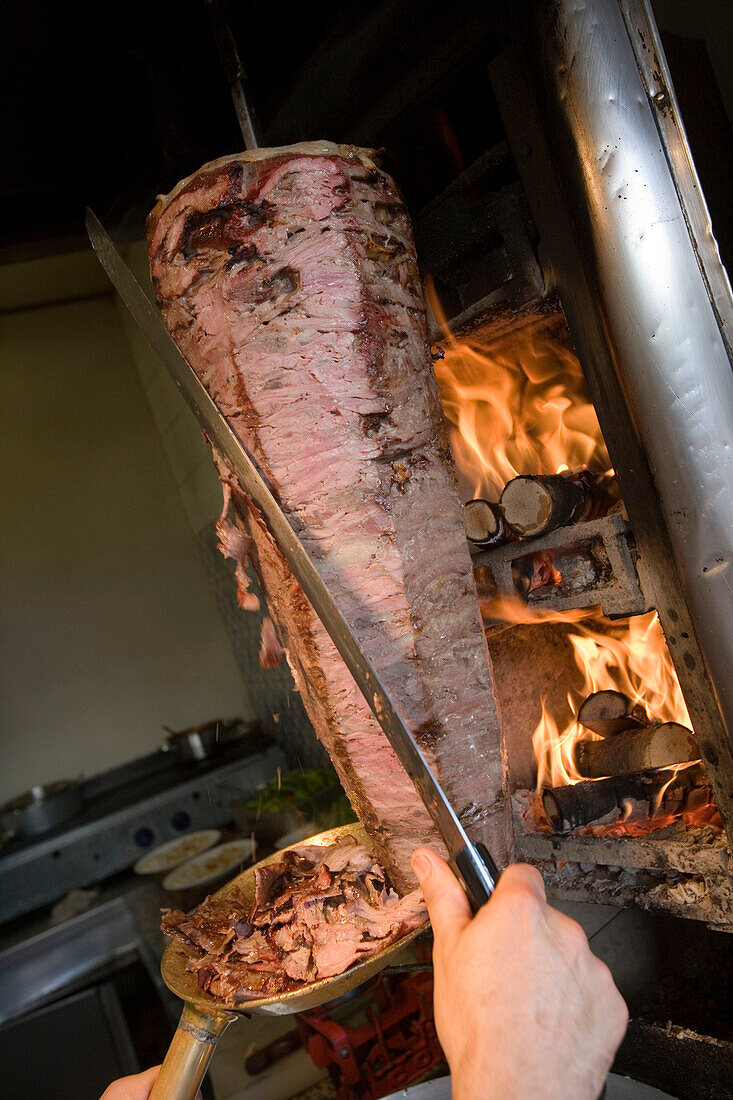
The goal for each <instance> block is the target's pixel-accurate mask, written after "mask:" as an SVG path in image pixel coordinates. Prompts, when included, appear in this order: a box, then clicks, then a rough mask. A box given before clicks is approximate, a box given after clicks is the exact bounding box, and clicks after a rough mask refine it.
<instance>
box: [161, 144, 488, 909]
mask: <svg viewBox="0 0 733 1100" xmlns="http://www.w3.org/2000/svg"><path fill="white" fill-rule="evenodd" d="M149 235H150V261H151V273H152V277H153V283H154V287H155V291H156V295H157V300H158V303H159V305H160V308H161V310H162V313H163V317H164V320H165V323H166V325H167V327H168V329H169V331H170V332H171V333H172V335H173V337H174V339H175V340H176V341H177V343H178V344H179V346H180V348H181V350H182V351H183V353H184V354H185V355H186V357H187V358H188V360H189V362H190V363H191V364H192V365H193V367H194V369H195V370H196V371H197V373H198V375H199V377H200V378H201V379H202V381H203V382H204V384H205V385H206V386H207V388H208V390H209V392H210V393H211V395H212V397H213V398H214V400H215V401H216V403H217V405H218V406H219V408H220V410H221V411H222V413H223V414H224V415H225V416H226V417H227V418H228V420H229V422H230V423H231V424H232V426H233V427H234V428H235V430H236V432H237V434H238V435H239V437H240V438H241V440H242V442H243V443H244V445H245V446H246V447H247V449H248V450H249V451H250V452H251V453H252V454H253V455H254V456H255V457H256V459H257V461H258V462H259V463H260V465H261V466H262V468H263V469H264V471H265V472H266V474H267V476H268V478H269V480H270V484H271V486H272V488H273V489H274V491H275V492H276V493H277V494H278V496H279V499H280V501H281V503H282V506H283V508H284V509H285V511H286V513H287V515H288V517H289V519H290V521H291V523H292V525H293V527H294V528H295V530H296V532H297V533H298V535H299V537H300V538H301V539H302V541H303V543H304V544H305V546H306V548H307V549H308V551H309V553H310V554H311V555H312V557H313V559H314V560H315V562H316V564H317V566H318V568H319V571H320V572H321V575H322V576H323V579H324V580H325V581H326V583H327V584H328V585H329V587H330V589H331V590H332V592H333V593H334V596H335V598H336V600H337V602H338V604H339V606H340V608H341V610H342V611H343V613H344V615H345V616H346V618H347V620H348V621H349V622H350V624H351V626H352V628H353V629H354V631H355V633H356V635H357V637H358V638H359V640H360V642H361V644H362V646H363V647H364V649H365V651H366V652H367V654H368V655H369V657H370V659H371V660H372V662H373V663H374V665H375V667H376V668H377V669H378V671H379V673H380V675H381V676H382V677H383V679H384V682H385V684H386V686H387V688H388V690H389V692H390V694H391V695H392V698H393V699H394V701H395V703H396V705H397V706H398V708H399V709H400V711H401V713H402V715H403V717H404V718H405V720H406V721H407V722H408V724H409V725H410V727H411V729H412V731H413V733H414V735H415V736H416V738H417V740H418V742H419V743H420V745H421V747H422V749H423V751H424V752H425V754H426V755H427V757H428V758H429V760H430V762H431V764H432V765H433V766H434V767H435V769H436V772H437V774H438V775H439V777H440V780H441V782H442V783H443V785H444V787H445V789H446V792H447V793H448V796H449V797H450V799H451V801H452V803H453V805H454V807H455V808H456V810H457V811H458V812H459V814H460V815H461V817H462V819H463V820H464V822H465V823H466V825H467V827H468V829H469V831H470V833H471V835H472V836H473V837H474V838H475V839H476V840H483V841H484V842H485V843H487V844H488V846H489V847H490V849H491V850H492V852H493V854H494V857H495V859H497V861H498V862H499V863H500V864H502V863H504V862H505V860H506V826H505V807H504V800H503V795H502V759H501V748H500V735H499V727H498V718H497V705H496V698H495V694H494V690H493V683H492V676H491V670H490V666H489V658H488V654H487V650H486V642H485V638H484V633H483V628H482V625H481V619H480V615H479V609H478V602H477V598H476V591H475V586H474V581H473V573H472V569H471V561H470V557H469V553H468V547H467V544H466V538H465V534H464V529H463V521H462V515H461V505H460V500H459V497H458V493H457V488H456V483H455V475H454V470H453V463H452V457H451V454H450V450H449V446H448V442H447V436H446V432H445V427H444V422H443V416H442V410H441V407H440V402H439V398H438V391H437V385H436V381H435V376H434V373H433V370H432V364H431V359H430V349H429V345H428V340H427V334H426V326H425V305H424V301H423V297H422V291H421V286H420V280H419V275H418V270H417V264H416V259H415V248H414V244H413V239H412V232H411V227H410V223H409V219H408V216H407V212H406V210H405V207H404V203H403V201H402V198H401V196H400V194H399V191H398V189H397V187H396V186H395V184H394V182H393V181H392V180H391V179H390V177H389V176H387V175H386V174H385V173H384V172H382V171H381V170H380V169H379V168H377V167H376V166H375V165H374V163H373V162H372V160H371V157H370V156H369V154H368V153H367V152H365V151H364V150H357V149H353V148H351V147H343V146H335V145H331V144H330V143H327V142H316V143H310V144H307V145H303V146H298V147H291V148H286V149H273V150H257V151H254V152H251V153H244V154H240V155H238V156H232V157H228V158H224V159H223V160H220V161H216V162H213V163H212V164H209V165H206V166H205V167H204V168H202V169H201V170H200V171H199V172H197V173H195V174H194V175H193V176H191V177H190V178H189V179H187V180H184V181H183V182H182V183H181V184H179V185H178V186H177V187H176V188H175V189H174V190H173V191H172V192H171V194H170V195H168V196H166V197H165V198H163V199H161V200H160V201H159V203H158V205H157V206H156V208H155V210H154V211H153V214H152V215H151V218H150V234H149ZM220 472H221V473H222V476H223V479H224V480H225V481H227V480H228V481H229V482H230V490H231V497H232V505H231V506H230V505H229V491H228V492H227V498H226V500H227V504H226V511H225V514H224V515H223V516H222V519H221V520H220V524H219V535H220V539H221V540H222V544H223V546H224V547H225V549H226V552H228V553H230V554H231V555H233V556H234V557H235V558H237V560H238V562H239V563H240V567H239V569H238V577H239V580H240V582H241V585H242V590H241V592H240V602H241V603H242V604H243V606H245V607H246V606H252V600H253V596H252V593H250V592H248V591H247V590H246V574H244V569H243V564H244V561H245V560H246V555H247V554H249V556H250V557H251V560H252V561H253V563H254V565H255V568H256V570H257V572H258V575H259V577H260V579H261V581H262V585H263V589H264V592H265V596H266V600H267V607H268V612H269V615H270V617H271V619H272V622H273V624H274V627H275V630H276V631H277V635H278V637H279V640H280V642H281V643H282V645H283V647H284V649H285V651H286V653H287V657H288V660H289V663H290V666H291V668H292V671H293V675H294V678H295V683H296V686H297V688H298V690H299V691H300V693H301V695H302V696H303V700H304V703H305V706H306V709H307V711H308V714H309V716H310V718H311V721H312V723H313V726H314V728H315V730H316V733H317V735H318V737H319V738H320V739H321V741H322V742H323V744H324V745H325V747H326V749H327V750H328V752H329V754H330V756H331V758H332V760H333V762H334V764H335V766H336V769H337V771H338V773H339V776H340V778H341V781H342V783H343V785H344V787H345V789H346V791H347V793H348V794H349V797H350V798H351V801H352V803H353V805H354V808H355V809H356V811H357V813H358V814H359V817H360V818H361V820H362V821H363V823H364V825H365V827H366V829H367V831H368V832H369V834H370V835H371V837H372V838H373V841H374V844H375V848H376V851H377V852H378V853H379V856H380V858H381V859H382V860H383V861H384V863H385V865H386V867H387V868H388V869H389V871H390V873H391V874H392V876H393V879H394V881H395V883H396V885H397V886H398V888H400V889H402V890H404V889H406V888H408V887H410V886H411V885H412V884H413V883H414V878H413V876H412V872H411V869H410V866H409V857H410V853H411V852H412V851H413V850H414V848H415V847H416V846H417V845H419V844H423V843H428V844H433V845H435V846H438V847H439V846H440V842H439V840H438V839H437V837H436V833H435V829H434V827H433V824H432V822H431V820H430V818H429V816H428V814H427V812H426V811H425V809H424V807H423V806H422V803H421V802H420V800H419V798H418V796H417V795H416V793H415V790H414V788H413V786H412V784H411V782H410V780H409V779H408V777H407V776H406V774H405V773H404V772H403V770H402V768H401V767H400V765H399V763H398V761H397V759H396V757H395V755H394V753H393V752H392V749H391V748H390V746H389V744H388V742H387V740H386V738H385V737H384V734H383V733H382V731H381V729H380V728H379V725H378V724H377V722H376V721H375V720H374V718H373V717H372V715H371V713H370V711H369V708H368V707H367V706H366V704H365V702H364V700H363V699H362V697H361V696H360V694H359V691H358V689H357V688H356V686H355V685H354V683H353V681H352V679H351V677H350V675H349V673H348V672H347V670H346V668H345V667H344V665H343V663H342V661H341V659H340V658H339V656H338V654H337V653H336V651H335V649H334V647H333V644H332V643H331V641H330V639H329V637H328V635H327V634H326V632H325V631H324V629H323V627H322V626H321V624H320V622H319V620H318V619H317V617H316V616H315V614H314V613H313V611H312V609H311V608H310V605H309V604H308V602H307V600H306V599H305V597H304V596H303V593H302V591H301V590H300V588H299V586H298V584H297V582H296V581H295V579H294V578H293V577H292V575H291V574H290V571H289V569H288V567H287V565H286V563H285V562H284V560H283V558H282V556H281V555H280V553H279V551H278V549H277V547H276V545H275V544H274V542H273V540H272V538H271V536H270V534H269V532H268V531H267V529H266V527H265V526H264V524H263V522H262V520H261V518H260V516H259V514H258V513H257V511H256V509H254V508H253V507H252V506H251V505H249V504H248V502H247V501H246V500H244V499H243V497H242V494H241V492H240V490H239V488H238V486H236V485H231V479H230V478H228V475H227V471H226V470H225V469H223V468H222V467H221V464H220ZM268 631H269V627H268ZM270 642H272V639H270ZM273 648H274V646H273V645H272V644H270V645H268V646H267V650H268V652H269V651H271V650H272V649H273Z"/></svg>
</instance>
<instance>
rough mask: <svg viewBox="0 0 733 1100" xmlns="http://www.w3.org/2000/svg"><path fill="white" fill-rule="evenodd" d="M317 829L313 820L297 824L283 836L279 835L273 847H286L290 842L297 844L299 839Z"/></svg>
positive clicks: (305, 837)
mask: <svg viewBox="0 0 733 1100" xmlns="http://www.w3.org/2000/svg"><path fill="white" fill-rule="evenodd" d="M317 831H318V826H317V825H316V824H315V823H314V822H312V821H306V823H305V825H299V826H298V828H297V829H292V830H291V832H289V833H285V835H284V836H279V837H278V838H277V840H276V841H275V847H276V848H278V849H280V848H288V847H289V846H290V845H291V844H297V843H298V841H299V840H307V838H308V837H309V836H313V834H314V833H315V832H317Z"/></svg>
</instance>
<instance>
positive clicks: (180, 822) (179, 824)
mask: <svg viewBox="0 0 733 1100" xmlns="http://www.w3.org/2000/svg"><path fill="white" fill-rule="evenodd" d="M190 824H191V818H190V816H189V815H188V814H187V813H186V811H185V810H179V811H178V813H177V814H173V817H172V818H171V825H172V826H173V828H174V829H176V831H177V832H179V833H182V832H183V830H184V829H187V828H188V826H189V825H190Z"/></svg>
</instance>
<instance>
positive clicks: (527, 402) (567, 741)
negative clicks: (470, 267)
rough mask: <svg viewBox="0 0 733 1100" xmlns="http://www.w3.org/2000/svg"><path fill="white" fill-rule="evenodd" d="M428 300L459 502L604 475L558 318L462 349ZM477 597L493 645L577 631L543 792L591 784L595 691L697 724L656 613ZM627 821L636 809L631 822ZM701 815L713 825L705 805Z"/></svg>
mask: <svg viewBox="0 0 733 1100" xmlns="http://www.w3.org/2000/svg"><path fill="white" fill-rule="evenodd" d="M426 292H427V297H428V300H429V302H430V306H431V308H432V310H433V315H434V316H435V319H436V321H437V322H438V324H439V326H440V328H441V330H442V334H443V336H442V340H441V344H442V351H443V357H442V358H441V359H438V360H436V362H435V364H434V367H435V374H436V376H437V380H438V386H439V390H440V397H441V401H442V405H443V411H444V413H445V417H446V420H447V421H448V427H449V435H450V442H451V447H452V450H453V455H454V458H455V462H456V466H457V470H458V477H459V482H460V487H461V490H462V492H463V493H464V499H468V498H469V497H483V498H486V499H489V500H498V499H499V497H500V495H501V492H502V490H503V488H504V486H505V485H506V483H507V482H508V481H510V480H511V479H512V478H513V477H516V476H517V475H519V474H555V473H563V472H564V471H566V470H571V471H579V470H582V469H589V470H591V471H593V472H597V473H603V472H605V471H608V470H609V468H610V459H609V456H608V452H607V450H606V447H605V444H604V441H603V436H602V434H601V429H600V425H599V423H598V419H597V417H596V413H595V409H594V407H593V405H592V403H591V401H590V399H589V397H588V394H587V390H586V386H585V379H584V377H583V372H582V369H581V367H580V363H579V361H578V359H577V357H576V356H575V355H574V354H573V352H572V351H571V350H570V348H569V347H568V346H567V345H566V344H565V343H564V342H563V341H562V340H561V339H560V338H558V335H557V326H556V325H555V324H554V321H553V319H549V318H548V320H547V323H543V321H542V319H541V318H533V320H532V323H530V324H527V325H525V326H524V329H520V328H518V327H517V325H516V324H512V325H511V326H507V328H506V329H505V330H502V328H501V325H500V324H497V325H496V326H495V327H494V329H493V330H492V332H491V333H490V334H489V335H486V334H485V333H483V332H479V333H477V334H472V335H469V336H466V337H464V338H463V339H458V338H457V337H456V336H454V335H453V333H452V332H451V331H450V329H449V327H448V325H447V322H446V318H445V314H444V312H443V310H442V309H441V306H440V302H439V301H438V298H437V295H436V293H435V288H434V286H433V285H432V283H431V282H430V281H428V283H427V286H426ZM478 587H479V599H480V603H481V610H482V614H483V616H484V618H485V619H486V620H488V622H487V626H488V627H489V629H490V630H491V632H492V636H494V637H495V636H496V634H497V633H498V632H499V631H500V630H501V629H504V628H505V627H506V626H508V625H510V624H512V625H513V624H517V623H539V622H562V623H565V624H568V625H569V626H571V627H572V629H571V632H570V633H569V634H568V640H569V641H570V643H571V645H572V648H573V653H574V657H575V664H576V666H577V669H578V673H579V675H578V677H577V679H576V683H575V684H574V685H573V688H572V690H571V691H569V692H568V695H567V702H568V707H569V711H568V712H566V713H567V714H569V717H567V718H566V716H565V714H564V715H563V718H562V721H561V722H560V723H558V720H557V719H556V717H555V716H553V715H552V714H551V713H550V712H549V711H548V709H547V707H546V705H545V700H544V699H543V700H542V716H541V718H540V721H539V723H538V724H537V727H536V729H535V731H534V734H533V737H532V744H533V748H534V753H535V759H536V761H537V787H538V789H539V788H542V787H545V786H561V785H563V784H566V783H576V782H578V781H580V780H581V779H583V778H584V777H582V776H581V775H580V774H579V773H578V772H577V770H576V768H575V766H574V762H573V754H574V747H575V745H576V744H577V742H578V741H581V740H594V739H595V735H594V734H593V733H592V732H591V731H590V730H587V729H585V728H584V727H583V726H581V725H580V724H579V723H578V722H577V720H576V719H575V717H574V716H575V715H576V714H577V712H578V708H579V706H580V704H581V703H582V702H583V700H584V699H585V698H586V697H587V696H588V695H590V694H591V693H592V692H595V691H602V690H607V689H611V690H616V691H621V692H623V693H624V694H625V695H627V696H628V697H629V699H630V700H631V702H632V703H633V704H636V703H640V704H641V705H642V706H643V707H644V708H645V710H646V712H647V714H648V715H649V716H650V718H651V719H653V720H656V721H661V722H679V723H680V724H681V725H684V726H687V727H690V726H691V723H690V717H689V714H688V711H687V707H686V705H685V701H684V698H683V696H682V691H681V689H680V685H679V681H678V680H677V675H676V673H675V670H674V666H673V664H672V660H671V658H670V655H669V651H668V649H667V644H666V641H665V639H664V634H663V632H662V628H661V625H660V623H659V619H658V618H657V615H656V612H650V613H648V614H646V615H642V616H635V617H632V618H630V619H629V620H626V621H624V622H621V621H617V622H615V623H609V622H608V621H607V620H606V619H605V618H604V616H603V615H602V613H601V611H600V608H598V609H595V610H590V609H578V610H573V611H567V610H566V611H562V612H559V611H556V610H551V609H542V608H539V607H535V608H530V607H528V605H527V604H526V603H524V602H523V601H521V600H519V599H517V600H513V599H505V598H503V597H499V596H496V595H492V596H491V597H489V596H487V595H485V594H484V593H482V588H481V584H480V583H479V586H478ZM490 587H491V586H487V591H489V590H490ZM689 766H690V765H688V764H681V765H675V766H674V767H672V768H670V769H669V781H668V783H666V784H665V786H664V787H663V788H662V789H661V790H660V792H659V796H658V798H659V804H661V800H662V797H663V795H664V792H665V789H666V788H667V787H669V785H670V784H672V783H673V782H674V780H675V779H676V777H677V775H678V773H679V772H680V771H681V770H682V769H684V768H686V767H689ZM665 770H666V769H665ZM712 809H713V812H714V806H713V808H712ZM631 812H632V807H631V804H629V805H628V806H627V807H626V808H625V812H624V815H623V816H624V819H627V818H629V816H630V814H631ZM699 813H705V814H708V815H709V813H710V805H708V804H706V805H705V806H703V807H702V810H700V811H699ZM653 816H654V815H653ZM670 820H671V818H670ZM657 824H658V823H655V822H652V820H651V819H649V820H648V822H646V823H644V822H639V821H633V820H624V821H622V822H621V824H620V825H619V823H616V824H615V825H614V826H604V828H606V827H607V828H609V829H613V830H618V829H619V828H621V829H622V830H625V831H627V832H628V833H629V834H633V835H642V834H643V832H644V830H645V829H648V828H654V827H656V825H657Z"/></svg>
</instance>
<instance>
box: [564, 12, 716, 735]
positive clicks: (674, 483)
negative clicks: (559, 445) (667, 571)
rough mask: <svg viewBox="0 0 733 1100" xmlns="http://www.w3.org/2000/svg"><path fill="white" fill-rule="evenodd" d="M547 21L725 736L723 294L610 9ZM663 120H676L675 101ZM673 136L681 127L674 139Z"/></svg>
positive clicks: (618, 353) (597, 265)
mask: <svg viewBox="0 0 733 1100" xmlns="http://www.w3.org/2000/svg"><path fill="white" fill-rule="evenodd" d="M624 6H625V8H626V10H627V13H629V15H630V16H631V14H632V13H633V14H636V13H639V14H642V13H643V9H642V7H641V5H640V4H638V3H637V4H633V5H632V4H631V3H630V2H627V3H625V5H624ZM554 16H555V17H554V20H553V21H552V24H551V26H549V27H547V31H548V34H547V44H546V45H545V46H544V49H545V51H546V60H547V63H548V64H547V67H546V70H545V71H546V73H547V75H548V76H549V77H550V80H551V86H550V89H549V91H550V94H551V95H552V96H553V98H554V99H555V102H556V103H557V104H558V106H559V107H560V110H561V111H562V116H563V122H564V124H565V126H566V127H567V128H568V130H569V131H570V133H571V134H572V136H573V138H574V157H573V159H574V161H575V163H570V164H568V165H567V170H568V171H569V172H572V173H573V174H574V175H575V176H576V177H577V178H580V179H582V184H583V192H584V199H585V210H584V211H583V215H584V221H585V223H586V224H585V227H584V228H585V230H586V232H585V233H584V244H585V247H586V248H587V250H588V251H587V265H588V267H589V268H590V269H592V270H593V272H594V275H595V279H596V280H597V291H598V298H599V306H600V309H601V310H602V313H603V319H604V322H605V324H606V328H607V334H608V339H609V343H610V345H611V348H612V352H613V356H614V361H615V366H616V370H617V372H618V375H619V379H620V381H621V385H622V388H623V389H624V392H625V394H626V398H627V401H628V404H629V411H630V413H631V415H632V417H633V418H634V420H635V423H636V425H637V429H638V432H639V435H640V437H641V439H642V442H643V445H644V448H645V450H646V453H647V457H648V460H649V464H650V467H651V472H652V476H653V478H654V481H655V483H656V487H657V491H658V493H659V498H660V501H661V505H662V510H663V512H664V516H665V520H666V524H667V529H668V531H669V534H670V538H671V541H672V546H673V550H674V553H675V558H676V561H677V565H678V568H679V570H680V574H681V576H682V578H683V581H684V584H685V587H686V590H687V594H688V598H689V603H690V611H691V613H692V617H693V621H694V623H695V629H696V633H697V637H698V641H699V643H700V647H701V649H702V650H703V653H704V656H705V660H706V664H707V667H708V669H709V672H710V676H711V679H712V681H713V684H714V687H715V690H716V693H717V695H718V699H719V701H720V704H721V710H722V711H723V715H724V719H725V722H726V725H727V728H728V732H729V734H730V732H731V730H733V677H731V674H730V670H731V668H733V629H732V628H731V624H732V623H733V371H732V370H731V361H730V358H729V355H728V348H727V346H726V343H725V341H724V339H723V335H722V332H721V328H720V325H719V323H718V313H719V311H720V310H721V309H722V310H724V312H725V314H726V315H727V316H730V315H731V314H733V301H731V297H730V288H729V287H728V288H727V290H728V292H727V295H726V296H725V297H726V299H727V300H725V301H724V300H723V294H722V293H721V296H720V299H719V301H718V310H717V311H716V309H715V308H714V307H713V304H712V302H711V298H710V293H709V287H708V284H707V281H706V279H705V278H704V276H703V270H702V268H701V265H700V263H699V261H698V255H699V253H700V248H699V246H698V243H697V241H696V240H695V238H694V236H693V226H692V224H691V223H690V222H688V219H687V217H686V210H687V209H688V206H687V204H685V205H684V206H683V204H682V202H681V199H680V196H681V195H683V194H684V195H686V192H687V190H688V189H689V187H690V185H691V180H690V179H685V178H682V177H681V176H680V175H679V172H678V165H679V163H680V162H684V163H689V153H687V151H686V150H680V153H679V156H678V157H677V156H675V157H674V159H668V157H667V155H666V153H665V149H664V148H663V146H662V142H661V140H660V133H659V126H658V119H657V115H658V112H659V110H661V108H660V107H658V106H657V105H656V104H655V102H654V100H653V99H652V100H650V98H649V92H648V91H647V88H646V87H645V85H644V81H643V80H642V77H641V74H640V72H639V67H638V63H637V59H636V56H635V54H634V51H633V49H632V48H631V42H630V36H629V30H630V28H629V27H628V26H627V24H626V23H625V22H624V19H623V17H622V14H621V11H620V9H619V5H618V3H617V2H616V0H596V2H594V3H592V4H579V3H577V2H557V3H556V4H555V5H554ZM667 87H668V88H669V87H670V84H669V82H667ZM664 110H665V113H667V114H669V113H671V112H672V111H673V110H674V102H673V100H672V99H671V93H670V98H669V99H668V101H667V105H666V107H665V108H664ZM683 137H684V135H683V131H682V129H681V127H679V128H678V131H677V142H678V143H682V141H683ZM668 140H669V141H670V142H671V141H672V140H673V134H672V133H671V131H670V132H669V134H668ZM561 148H562V150H563V151H565V152H566V151H567V146H564V145H563V146H562V147H561ZM708 233H709V227H708ZM711 263H712V257H708V262H707V267H708V269H709V267H710V265H711Z"/></svg>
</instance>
